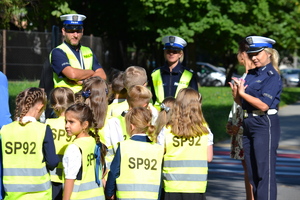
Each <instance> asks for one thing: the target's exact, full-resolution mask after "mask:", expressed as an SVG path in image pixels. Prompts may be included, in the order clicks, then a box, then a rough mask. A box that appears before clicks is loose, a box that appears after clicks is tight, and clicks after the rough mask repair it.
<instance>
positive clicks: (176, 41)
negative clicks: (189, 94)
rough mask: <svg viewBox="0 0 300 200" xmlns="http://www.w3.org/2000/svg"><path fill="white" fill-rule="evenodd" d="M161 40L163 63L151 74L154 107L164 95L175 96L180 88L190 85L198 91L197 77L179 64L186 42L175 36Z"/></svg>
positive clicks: (158, 104)
mask: <svg viewBox="0 0 300 200" xmlns="http://www.w3.org/2000/svg"><path fill="white" fill-rule="evenodd" d="M162 42H163V43H164V57H165V59H166V62H165V65H164V66H162V67H159V68H157V69H155V70H154V71H153V72H152V74H151V77H152V91H153V90H154V94H155V98H156V102H155V106H156V108H158V107H159V106H160V104H161V102H162V101H163V100H164V98H165V97H168V96H173V97H176V95H177V93H178V92H179V90H180V89H182V88H187V87H191V88H193V89H195V90H197V91H198V84H197V79H196V76H195V75H194V73H193V71H192V70H190V69H188V68H187V67H184V66H183V65H182V64H181V62H182V61H183V58H184V54H183V48H184V47H185V46H186V45H187V42H186V41H185V40H184V39H182V38H180V37H177V36H166V37H164V38H163V39H162Z"/></svg>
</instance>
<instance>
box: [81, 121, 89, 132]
mask: <svg viewBox="0 0 300 200" xmlns="http://www.w3.org/2000/svg"><path fill="white" fill-rule="evenodd" d="M88 126H89V122H88V121H84V122H83V123H82V128H83V129H84V130H86V129H87V128H88Z"/></svg>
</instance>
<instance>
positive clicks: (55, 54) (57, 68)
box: [50, 41, 102, 78]
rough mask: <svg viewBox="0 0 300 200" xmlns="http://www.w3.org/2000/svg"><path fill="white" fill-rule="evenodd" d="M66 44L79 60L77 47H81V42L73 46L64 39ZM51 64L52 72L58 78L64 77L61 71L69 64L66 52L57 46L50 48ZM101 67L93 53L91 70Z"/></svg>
mask: <svg viewBox="0 0 300 200" xmlns="http://www.w3.org/2000/svg"><path fill="white" fill-rule="evenodd" d="M64 43H65V44H66V45H68V47H69V48H70V49H71V50H72V52H73V53H74V55H75V56H76V58H77V59H78V60H79V61H80V55H79V48H80V47H81V44H79V45H78V46H76V47H74V46H72V45H70V44H68V43H67V42H66V41H64ZM50 62H51V66H52V68H53V70H54V72H55V73H56V74H57V75H58V76H59V78H62V77H65V76H64V75H63V74H62V73H61V72H62V70H63V69H64V68H65V67H67V66H71V65H70V63H69V59H68V57H67V54H66V53H65V52H64V51H63V50H61V49H59V48H54V49H53V50H52V56H51V61H50ZM99 68H102V66H101V65H100V63H99V62H98V60H97V58H96V56H95V54H93V70H94V71H96V70H97V69H99Z"/></svg>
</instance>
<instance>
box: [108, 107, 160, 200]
mask: <svg viewBox="0 0 300 200" xmlns="http://www.w3.org/2000/svg"><path fill="white" fill-rule="evenodd" d="M151 118H152V116H151V111H149V110H148V109H147V108H144V107H136V108H132V109H131V110H130V111H129V112H128V113H127V114H126V117H125V119H126V127H127V131H128V133H129V134H130V135H131V138H130V140H126V141H122V142H120V145H119V147H118V149H117V153H116V155H115V157H114V160H113V162H112V164H111V169H110V172H109V174H108V180H107V183H106V188H105V194H106V196H107V198H108V199H114V194H115V192H116V196H117V198H119V199H144V198H147V199H158V194H159V189H160V180H161V164H162V157H163V147H162V146H160V145H158V144H154V143H151V141H150V140H149V138H148V136H147V134H146V133H152V132H154V126H152V125H151ZM121 155H122V156H121Z"/></svg>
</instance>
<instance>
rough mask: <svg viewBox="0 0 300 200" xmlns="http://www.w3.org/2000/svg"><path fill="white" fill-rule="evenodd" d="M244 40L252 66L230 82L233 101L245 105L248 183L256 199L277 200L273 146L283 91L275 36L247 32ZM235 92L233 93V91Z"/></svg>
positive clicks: (244, 134) (276, 135)
mask: <svg viewBox="0 0 300 200" xmlns="http://www.w3.org/2000/svg"><path fill="white" fill-rule="evenodd" d="M246 41H247V43H248V44H249V46H250V48H249V50H248V51H247V53H248V56H249V60H248V62H251V61H252V62H253V63H254V65H255V67H256V68H254V69H251V70H249V71H248V75H247V77H246V79H245V80H242V79H234V83H235V84H234V85H233V84H230V85H231V88H232V90H233V96H234V97H235V101H236V102H237V103H239V104H240V105H242V107H243V109H244V121H243V128H244V133H243V146H244V151H245V161H246V165H247V170H248V176H249V180H250V183H251V184H252V186H253V193H254V198H255V199H256V200H257V199H258V200H276V198H277V186H276V175H275V166H276V157H277V153H276V150H277V148H278V145H279V138H280V125H279V117H278V114H277V112H278V105H279V102H280V94H281V91H282V82H281V79H280V75H279V68H278V61H279V54H278V52H277V51H276V50H275V49H273V44H275V40H273V39H270V38H266V37H261V36H249V37H246ZM235 94H236V95H235Z"/></svg>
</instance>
